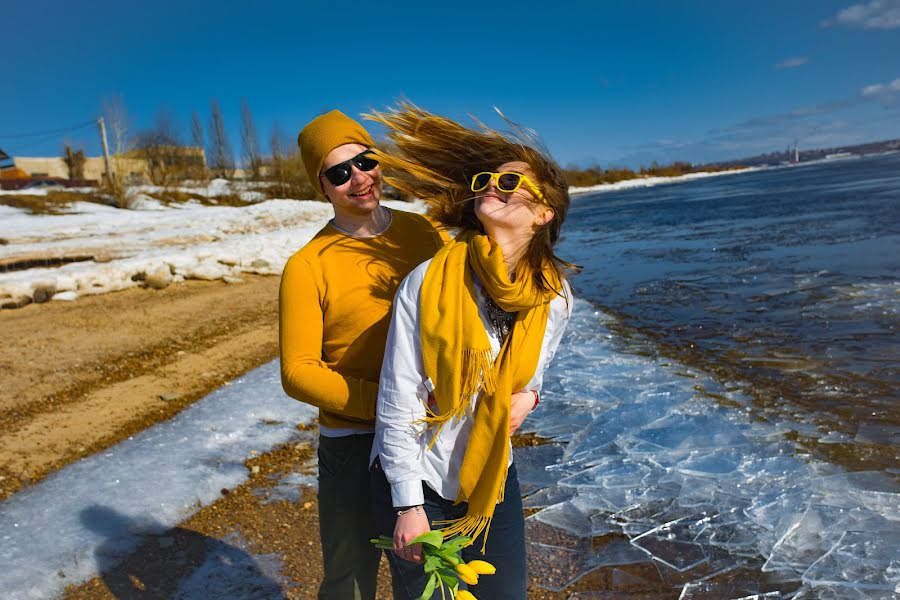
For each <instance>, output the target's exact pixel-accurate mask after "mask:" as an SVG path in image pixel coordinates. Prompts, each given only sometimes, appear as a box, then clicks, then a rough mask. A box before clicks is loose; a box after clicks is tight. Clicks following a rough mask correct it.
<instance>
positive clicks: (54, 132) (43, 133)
mask: <svg viewBox="0 0 900 600" xmlns="http://www.w3.org/2000/svg"><path fill="white" fill-rule="evenodd" d="M96 123H97V121H96V119H91V120H90V121H85V122H83V123H79V124H77V125H72V126H70V127H63V128H60V129H51V130H48V131H34V132H31V133H14V134H8V135H4V134H0V139H10V138H26V137H39V136H51V135H59V134H60V133H68V132H70V131H77V130H78V129H84V128H85V127H88V126H90V125H95V124H96Z"/></svg>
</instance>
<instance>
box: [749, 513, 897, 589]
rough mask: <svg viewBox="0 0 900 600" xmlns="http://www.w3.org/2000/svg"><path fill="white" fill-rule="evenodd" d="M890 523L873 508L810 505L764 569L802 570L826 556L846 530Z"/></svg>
mask: <svg viewBox="0 0 900 600" xmlns="http://www.w3.org/2000/svg"><path fill="white" fill-rule="evenodd" d="M885 526H887V527H888V530H890V525H889V522H888V521H886V520H885V519H884V518H883V517H880V516H879V515H875V514H873V513H872V512H871V511H869V510H866V509H861V508H853V509H847V508H842V507H836V506H828V505H823V504H814V505H812V506H810V507H809V508H808V509H807V510H806V512H805V513H804V514H803V516H802V517H801V518H800V519H799V520H798V521H797V522H795V523H794V524H793V525H792V526H791V527H790V528H789V529H788V531H787V533H785V535H784V536H783V537H782V538H781V539H780V540H778V543H777V544H775V547H774V548H773V549H772V553H771V555H770V556H769V559H768V560H767V561H766V564H765V565H763V571H769V570H775V569H784V568H791V569H794V570H795V571H797V572H798V573H802V572H803V571H805V570H806V569H807V568H809V566H810V565H812V564H813V563H814V562H816V561H817V560H818V559H819V558H821V557H822V556H823V555H825V553H826V552H828V551H829V550H830V549H831V548H832V547H833V546H834V545H835V544H836V543H837V542H838V540H839V539H840V537H841V536H842V535H843V533H844V532H845V531H851V530H852V531H878V530H881V529H884V527H885Z"/></svg>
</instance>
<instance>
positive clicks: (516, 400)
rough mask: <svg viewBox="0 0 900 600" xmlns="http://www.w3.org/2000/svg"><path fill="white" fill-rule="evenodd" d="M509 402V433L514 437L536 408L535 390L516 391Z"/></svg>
mask: <svg viewBox="0 0 900 600" xmlns="http://www.w3.org/2000/svg"><path fill="white" fill-rule="evenodd" d="M509 404H510V406H509V435H510V437H512V435H513V434H514V433H515V432H516V431H517V430H518V429H519V427H521V426H522V423H524V422H525V417H527V416H528V413H530V412H531V409H533V408H534V392H532V391H529V390H524V391H521V392H516V393H515V394H513V395H512V398H510V401H509Z"/></svg>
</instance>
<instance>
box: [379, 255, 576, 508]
mask: <svg viewBox="0 0 900 600" xmlns="http://www.w3.org/2000/svg"><path fill="white" fill-rule="evenodd" d="M430 264H431V261H430V260H429V261H426V262H424V263H422V264H421V265H419V266H418V267H416V268H415V269H414V270H413V271H412V272H411V273H410V274H409V275H408V276H407V277H406V279H404V280H403V283H401V284H400V288H399V289H398V290H397V295H396V296H395V298H394V308H393V316H392V318H391V326H390V329H389V330H388V337H387V349H386V350H385V353H384V362H383V363H382V367H381V380H380V383H379V384H378V402H377V404H376V410H375V443H374V444H373V446H372V455H371V461H374V460H375V458H376V457H378V456H380V457H381V467H382V468H383V469H384V474H385V476H386V477H387V480H388V482H390V484H391V497H392V501H393V505H394V506H414V505H419V504H422V503H423V502H424V495H423V492H422V482H423V481H424V482H425V483H427V484H428V486H429V487H430V488H431V489H433V490H434V491H435V492H437V493H438V494H439V495H440V496H441V497H442V498H446V499H447V500H455V499H456V497H457V493H458V491H459V469H460V466H461V465H462V460H463V456H464V455H465V452H466V445H467V443H468V439H469V433H470V431H471V429H472V424H473V418H474V414H475V410H474V409H475V404H476V402H477V400H478V395H475V396H473V397H472V410H471V411H467V414H466V415H465V416H463V417H461V418H459V419H451V420H450V421H448V422H447V423H446V424H445V425H444V427H443V429H441V432H440V435H438V438H437V440H436V441H435V443H434V445H433V446H432V447H431V449H430V450H429V449H428V443H429V441H430V440H431V435H432V432H431V431H428V432H427V433H426V434H425V435H422V433H423V432H425V425H424V424H423V423H421V422H420V421H421V419H422V418H423V417H424V416H425V402H427V400H428V391H427V390H426V389H425V379H426V377H425V369H424V367H423V365H422V346H421V339H420V337H419V294H420V292H421V289H422V282H423V281H424V279H425V272H426V271H427V270H428V265H430ZM474 279H475V280H476V285H475V288H476V291H477V295H478V312H479V315H480V316H481V321H482V322H483V323H484V326H485V331H486V332H487V335H488V339H489V340H490V344H491V350H492V351H493V355H494V358H496V357H497V354H498V353H499V352H500V340H499V339H498V337H497V335H496V333H495V332H494V329H493V327H491V326H490V321H489V320H488V316H487V313H486V311H485V308H484V299H485V296H484V291H483V290H482V288H481V285H480V284H479V283H478V282H477V278H474ZM564 292H565V293H564V297H563V296H558V297H556V298H554V299H553V300H552V301H551V302H550V314H549V316H548V318H547V328H546V330H545V333H544V340H543V342H542V343H541V352H540V356H539V358H538V364H537V369H536V370H535V372H534V376H533V377H532V378H531V381H529V382H528V384H527V385H526V386H525V389H526V390H534V391H538V392H539V391H540V389H541V385H542V383H543V379H544V371H545V370H546V368H547V365H549V364H550V361H551V360H552V359H553V355H554V353H555V352H556V349H557V347H558V346H559V341H560V339H561V338H562V334H563V331H564V330H565V328H566V323H568V320H569V316H570V315H571V312H572V301H573V297H572V291H571V288H570V287H569V285H568V283H566V284H565V289H564ZM515 391H520V390H515ZM509 461H510V464H512V452H510V454H509Z"/></svg>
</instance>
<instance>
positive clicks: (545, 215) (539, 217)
mask: <svg viewBox="0 0 900 600" xmlns="http://www.w3.org/2000/svg"><path fill="white" fill-rule="evenodd" d="M554 214H555V213H554V212H553V209H552V208H550V207H549V206H545V207H543V208H542V209H541V210H540V211H539V212H538V213H537V214H536V215H535V216H534V225H535V227H543V226H544V225H546V224H547V223H549V222H550V221H552V220H553V216H554Z"/></svg>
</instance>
